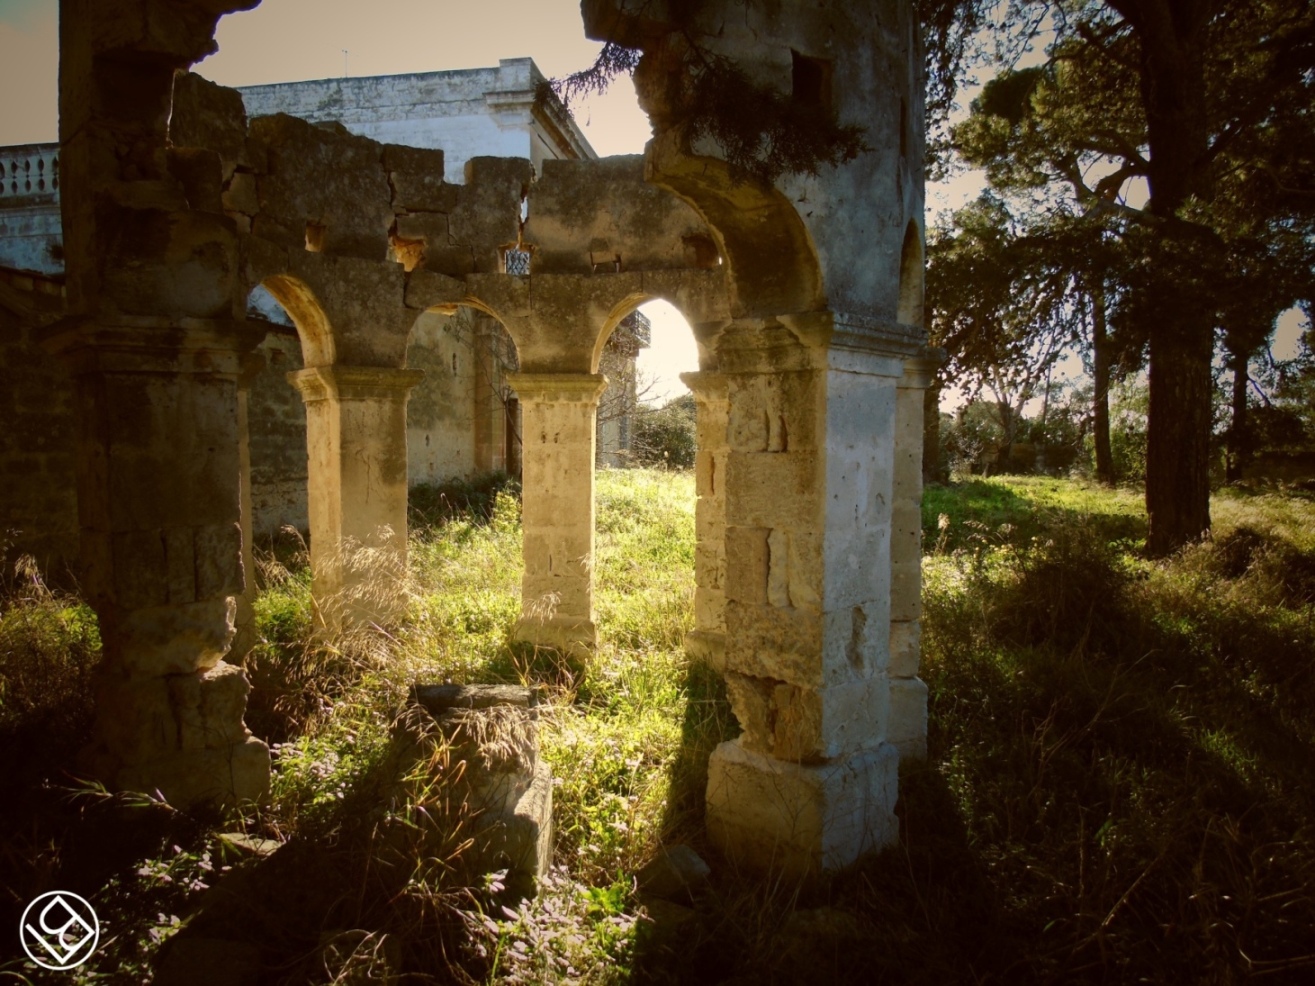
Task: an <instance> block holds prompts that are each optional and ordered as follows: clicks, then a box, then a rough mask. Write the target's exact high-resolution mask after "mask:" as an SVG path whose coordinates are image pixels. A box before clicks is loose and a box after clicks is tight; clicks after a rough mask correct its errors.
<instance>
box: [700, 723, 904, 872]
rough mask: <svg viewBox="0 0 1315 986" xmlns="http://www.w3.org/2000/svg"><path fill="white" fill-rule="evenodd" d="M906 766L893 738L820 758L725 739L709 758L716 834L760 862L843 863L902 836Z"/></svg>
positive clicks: (819, 868) (726, 847)
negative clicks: (775, 753) (768, 751)
mask: <svg viewBox="0 0 1315 986" xmlns="http://www.w3.org/2000/svg"><path fill="white" fill-rule="evenodd" d="M898 766H899V754H898V752H897V751H896V750H895V748H894V747H893V746H891V745H890V744H889V743H882V744H880V745H879V746H877V747H876V748H875V749H871V750H864V751H862V752H860V753H855V754H853V755H851V756H849V757H846V758H844V759H841V760H836V761H833V762H829V763H824V764H817V765H802V764H796V763H787V762H785V761H781V760H776V759H773V758H771V757H768V756H765V755H763V754H760V753H755V752H753V751H751V750H747V749H745V748H744V746H743V745H742V744H741V743H740V742H739V741H738V740H732V741H730V742H728V743H722V744H721V745H720V746H718V747H717V749H716V750H714V751H713V754H712V757H711V759H710V760H709V763H708V788H707V825H708V836H709V838H710V839H711V840H712V842H713V844H714V845H716V846H717V848H718V849H719V850H720V851H721V852H722V853H724V854H725V855H726V856H728V857H730V858H731V859H733V860H735V861H736V862H738V863H740V864H741V865H744V866H746V867H751V868H753V869H762V870H766V869H773V870H777V871H783V872H785V873H787V874H789V875H792V876H803V875H807V874H813V873H817V872H824V871H834V870H837V869H839V868H841V867H843V866H847V865H849V864H850V863H852V862H854V861H855V860H857V859H859V858H860V857H862V856H863V855H865V854H867V853H869V852H872V851H875V850H877V849H881V848H883V847H885V846H888V845H891V844H892V843H894V842H895V841H896V839H897V838H898V836H899V822H898V820H897V819H896V817H895V814H894V808H895V799H896V784H897V779H898Z"/></svg>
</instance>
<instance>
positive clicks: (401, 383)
mask: <svg viewBox="0 0 1315 986" xmlns="http://www.w3.org/2000/svg"><path fill="white" fill-rule="evenodd" d="M423 376H424V373H423V372H422V371H420V370H402V369H395V368H392V367H381V366H315V367H310V368H308V369H305V370H297V371H295V372H293V373H289V374H288V379H289V380H290V381H291V382H292V384H293V385H294V386H295V387H296V388H297V389H298V390H299V391H301V396H302V400H304V401H305V402H306V451H307V459H308V463H307V467H308V471H307V476H308V480H307V486H308V508H309V514H310V532H311V535H310V537H311V540H310V554H311V567H312V569H313V570H314V572H315V583H314V591H315V602H316V608H317V611H318V618H319V619H320V620H321V621H322V622H323V624H324V625H326V626H329V627H331V628H338V627H346V626H363V625H369V624H387V623H391V622H393V621H395V620H396V619H397V618H398V617H400V616H401V615H402V612H403V610H404V609H405V604H406V597H405V593H404V592H402V591H400V590H401V589H402V586H401V582H402V579H403V577H404V575H405V573H406V501H407V489H408V487H407V471H406V402H407V398H408V396H409V395H410V392H411V388H412V387H414V386H415V385H416V384H417V383H419V382H420V380H421V378H422V377H423Z"/></svg>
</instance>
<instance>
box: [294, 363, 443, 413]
mask: <svg viewBox="0 0 1315 986" xmlns="http://www.w3.org/2000/svg"><path fill="white" fill-rule="evenodd" d="M424 376H425V371H424V370H405V369H400V368H398V367H393V366H342V365H338V364H334V365H330V366H310V367H307V368H306V369H304V370H294V371H292V372H291V373H289V374H288V382H289V383H290V384H292V385H293V386H294V387H296V388H297V389H298V390H299V391H301V399H302V400H303V401H305V402H306V403H307V404H310V403H312V402H314V401H323V400H330V399H333V400H345V401H368V400H375V401H386V400H395V401H396V400H405V399H406V398H407V396H408V395H409V394H410V393H411V388H412V387H414V386H415V385H416V384H418V383H419V382H420V381H421V380H423V379H424Z"/></svg>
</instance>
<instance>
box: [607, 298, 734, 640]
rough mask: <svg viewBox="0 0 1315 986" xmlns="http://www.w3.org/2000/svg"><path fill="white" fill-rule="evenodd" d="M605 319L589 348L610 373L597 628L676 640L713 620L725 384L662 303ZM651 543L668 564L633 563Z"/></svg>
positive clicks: (713, 624) (719, 558) (717, 601)
mask: <svg viewBox="0 0 1315 986" xmlns="http://www.w3.org/2000/svg"><path fill="white" fill-rule="evenodd" d="M609 323H610V324H611V325H612V326H613V328H612V329H611V331H610V332H605V333H604V338H603V339H602V341H601V345H600V350H599V354H598V368H599V370H600V372H602V373H603V374H604V375H606V376H607V377H608V381H609V385H608V389H607V390H606V391H605V392H604V394H603V397H602V399H601V400H600V402H599V411H598V425H597V429H598V454H597V465H598V466H599V467H601V468H602V469H603V472H601V473H600V474H599V476H598V478H597V480H596V486H595V490H596V500H597V504H596V513H595V518H596V520H595V526H596V537H597V548H596V552H597V553H596V566H597V568H596V580H595V582H596V585H595V593H596V596H595V599H596V606H597V613H598V626H599V633H600V636H601V637H603V638H610V639H611V640H613V641H614V642H616V643H618V644H622V645H634V644H642V645H644V646H655V647H660V648H663V649H670V650H679V649H680V648H681V647H682V646H691V644H692V643H693V642H694V638H697V637H698V636H699V634H700V632H701V631H702V632H704V633H706V632H709V631H716V630H717V629H718V628H719V627H720V626H721V623H720V620H721V609H722V605H721V597H720V591H721V569H722V568H724V561H723V558H724V547H723V544H722V541H723V534H722V532H723V530H724V526H725V524H724V517H723V514H724V510H723V509H722V508H721V506H720V504H721V502H722V501H721V500H720V498H719V495H718V491H717V489H716V484H717V470H718V467H719V465H720V464H724V461H725V456H724V450H722V449H721V448H719V447H718V442H717V439H716V436H717V435H718V434H720V435H722V436H724V434H725V425H724V419H725V411H726V404H725V400H724V396H725V395H724V388H722V389H721V390H720V392H719V390H718V387H717V382H718V378H717V376H716V374H712V373H700V372H699V365H700V348H699V345H698V343H697V341H696V338H695V334H694V332H693V331H692V328H691V326H690V324H689V322H688V321H687V319H686V318H685V317H684V315H683V314H682V313H681V311H680V310H679V309H678V308H676V306H674V305H672V304H671V303H670V302H668V301H665V300H662V299H648V300H645V299H642V298H641V299H630V300H629V301H627V302H626V303H625V304H624V305H623V306H622V307H621V308H620V309H619V310H618V311H617V312H615V313H614V314H613V317H612V319H610V320H609ZM704 362H705V363H707V362H710V360H709V359H707V358H705V360H704ZM718 419H720V420H721V422H722V423H721V426H720V427H718ZM719 458H720V462H719V461H718V459H719ZM659 546H660V552H661V554H662V555H663V556H664V558H665V559H666V561H667V562H668V563H667V564H664V565H662V566H648V565H643V564H636V562H635V558H636V557H643V556H644V555H646V554H650V553H652V552H654V551H657V550H659ZM671 562H675V563H674V564H671Z"/></svg>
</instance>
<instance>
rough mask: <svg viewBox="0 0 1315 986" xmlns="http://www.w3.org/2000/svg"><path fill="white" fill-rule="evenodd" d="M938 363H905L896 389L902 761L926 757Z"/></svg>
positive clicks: (894, 597) (896, 692) (893, 726)
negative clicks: (924, 661) (926, 498)
mask: <svg viewBox="0 0 1315 986" xmlns="http://www.w3.org/2000/svg"><path fill="white" fill-rule="evenodd" d="M937 365H938V361H937V360H935V359H932V358H929V357H919V358H916V359H908V360H905V361H904V374H903V376H901V377H900V381H899V386H898V388H897V389H896V407H895V498H894V502H893V505H892V508H891V521H892V523H891V537H890V563H891V564H890V567H891V582H890V667H889V674H890V726H889V729H888V737H887V738H888V739H889V740H890V742H892V743H894V744H895V747H896V748H897V749H898V750H899V752H900V757H901V759H906V760H925V759H926V758H927V686H926V685H925V684H924V683H923V681H922V679H921V678H919V677H918V662H919V657H920V654H921V627H920V625H919V620H920V619H921V617H922V443H923V425H924V413H923V410H924V409H923V395H924V394H925V393H926V390H927V387H928V385H929V384H930V383H931V380H932V377H933V375H934V374H935V372H936V367H937Z"/></svg>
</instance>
